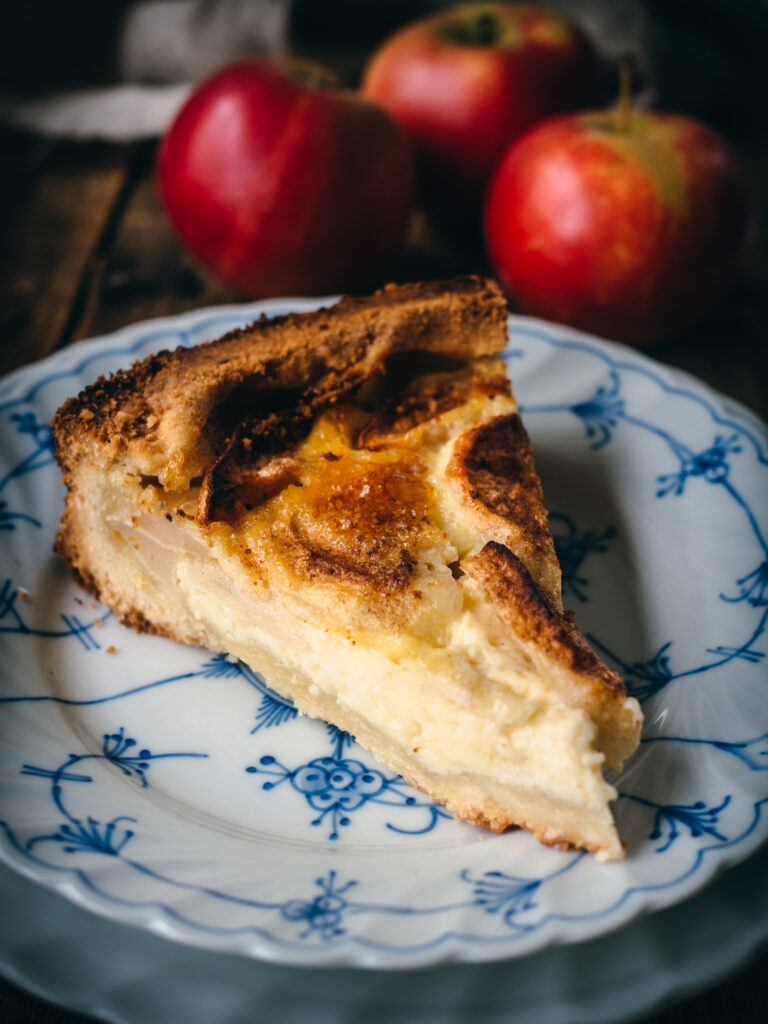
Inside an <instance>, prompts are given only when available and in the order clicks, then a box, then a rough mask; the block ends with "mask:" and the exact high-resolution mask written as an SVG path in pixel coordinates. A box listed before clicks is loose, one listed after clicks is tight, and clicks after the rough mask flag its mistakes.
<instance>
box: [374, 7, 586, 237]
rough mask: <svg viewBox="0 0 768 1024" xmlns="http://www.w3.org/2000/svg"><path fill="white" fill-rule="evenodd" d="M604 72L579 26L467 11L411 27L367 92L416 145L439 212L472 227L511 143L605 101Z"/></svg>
mask: <svg viewBox="0 0 768 1024" xmlns="http://www.w3.org/2000/svg"><path fill="white" fill-rule="evenodd" d="M603 75H604V65H603V62H602V61H601V59H600V58H599V57H598V56H597V54H596V52H595V51H594V49H593V48H592V46H591V44H590V43H589V41H588V40H587V38H586V37H585V36H584V35H583V34H582V33H581V32H580V31H579V30H578V29H577V28H575V27H574V26H573V25H572V24H570V23H569V22H568V21H566V20H564V19H563V18H561V17H559V16H558V15H556V14H553V13H551V12H549V11H546V10H545V9H543V8H541V7H533V6H528V5H525V4H501V3H484V4H464V5H462V6H459V7H453V8H450V9H448V10H446V11H442V12H440V13H439V14H436V15H433V16H432V17H429V18H425V19H423V20H422V21H417V22H414V23H413V24H411V25H409V26H406V27H405V28H404V29H401V30H400V31H399V32H397V33H396V34H395V35H394V36H392V37H391V38H390V39H389V40H388V41H387V42H385V43H384V44H383V45H382V47H381V48H380V49H379V50H378V51H377V52H376V53H375V54H374V56H373V57H372V58H371V60H370V62H369V64H368V66H367V68H366V71H365V74H364V78H363V86H362V88H363V92H364V94H365V95H366V96H368V97H369V98H370V99H372V100H374V101H375V102H376V103H379V104H381V106H383V107H384V108H385V109H387V110H388V111H389V112H390V114H392V116H393V117H394V118H396V120H397V121H398V122H399V123H400V125H401V126H402V127H403V128H404V130H405V132H406V133H407V135H408V136H409V138H410V139H411V141H412V142H413V143H414V145H415V147H416V151H417V155H418V157H419V162H420V170H421V175H422V192H423V198H424V200H425V203H426V205H427V206H429V207H430V208H433V209H434V208H435V207H437V209H438V212H441V213H442V214H443V215H444V216H447V217H448V218H449V219H452V220H456V219H466V218H467V217H469V216H472V215H473V214H476V213H477V212H478V210H479V208H480V205H481V202H482V198H483V194H484V192H485V188H486V186H487V184H488V179H489V177H490V175H491V172H492V170H493V168H494V166H495V164H496V163H497V161H498V159H499V157H500V156H501V154H502V153H503V152H504V150H505V149H506V147H507V146H508V145H509V143H510V142H511V141H512V140H513V139H514V138H516V137H517V136H519V135H520V134H521V133H522V132H524V131H526V130H527V129H528V128H530V127H531V126H532V125H533V124H534V123H536V122H537V121H541V120H542V119H543V118H546V117H549V116H551V115H553V114H557V113H561V112H563V111H570V110H578V109H583V108H584V107H588V106H590V105H591V104H593V103H597V102H598V101H599V100H600V98H601V97H600V93H601V92H602V82H603Z"/></svg>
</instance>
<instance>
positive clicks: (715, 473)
mask: <svg viewBox="0 0 768 1024" xmlns="http://www.w3.org/2000/svg"><path fill="white" fill-rule="evenodd" d="M516 334H518V335H522V336H526V337H531V338H535V339H536V340H538V341H544V342H545V343H547V344H549V345H553V346H555V347H557V348H564V349H572V350H573V349H575V350H578V351H584V352H588V353H589V354H590V355H593V356H598V357H599V358H600V359H601V360H603V362H605V363H606V364H607V365H608V367H609V370H608V379H609V383H607V384H605V385H600V386H599V387H598V388H597V389H596V391H595V392H594V394H592V395H591V396H590V397H589V398H587V399H585V400H582V401H580V402H576V403H570V404H568V403H555V404H542V405H524V406H521V412H522V413H523V414H524V415H526V416H531V415H533V414H534V413H550V414H552V413H564V412H567V413H571V414H572V415H574V416H576V417H577V419H579V420H580V421H581V422H582V424H583V425H584V428H585V430H586V434H587V437H588V438H589V439H590V440H591V441H592V444H591V446H590V447H591V448H592V450H593V451H599V450H600V449H601V448H604V447H605V446H606V445H608V444H610V442H611V440H612V438H613V434H614V431H616V430H617V429H619V427H620V426H621V425H622V424H626V425H628V426H632V427H635V428H637V429H639V430H642V431H645V432H646V433H649V434H653V435H655V436H656V437H657V438H659V439H661V440H662V441H663V442H664V443H665V444H666V446H667V447H668V449H669V451H670V453H671V455H672V456H673V457H674V458H675V459H676V460H677V463H678V466H677V469H676V471H674V472H671V473H663V474H660V475H659V476H657V477H656V497H657V498H659V499H661V498H665V497H667V496H669V495H672V496H674V497H681V496H682V495H683V494H684V493H685V491H686V487H687V483H688V481H689V480H691V479H694V478H698V479H700V480H702V481H705V482H706V483H708V484H710V485H714V486H719V487H721V488H723V490H725V491H726V493H727V494H728V495H729V496H730V498H731V499H732V500H733V502H734V504H735V506H736V507H737V508H738V509H739V511H740V512H741V513H743V515H744V516H745V518H746V521H747V524H748V526H749V528H750V530H751V532H752V534H753V536H754V539H755V541H756V544H757V547H758V549H759V551H758V553H757V555H756V558H757V560H758V564H757V567H756V568H755V569H751V570H750V571H748V572H746V573H745V574H744V575H742V576H740V577H738V578H737V579H736V580H735V584H734V586H735V587H736V588H738V592H737V593H736V594H731V595H728V594H720V595H719V597H720V600H722V601H726V602H728V603H730V604H734V603H738V602H746V603H748V604H749V605H751V606H752V607H754V608H756V609H760V610H761V611H760V615H759V617H758V619H757V624H756V625H755V626H754V627H753V628H752V629H751V631H750V633H749V636H748V637H747V638H746V640H743V641H740V642H737V643H735V644H733V645H730V646H726V645H719V646H717V647H708V648H707V649H706V653H707V654H712V655H714V658H712V659H709V660H707V661H703V662H702V663H701V664H699V665H696V666H695V667H691V668H685V669H680V670H678V671H675V670H674V669H673V668H672V666H671V653H670V652H671V649H672V646H673V642H672V641H671V640H670V641H667V642H666V643H664V644H663V645H662V646H661V647H660V648H659V649H658V650H657V651H656V653H655V654H653V655H652V656H651V657H650V658H649V659H648V660H647V661H644V662H634V663H632V664H628V663H627V662H626V661H624V660H623V659H622V658H621V657H619V656H618V655H617V654H616V653H615V652H614V651H612V650H611V649H610V648H609V647H608V646H607V645H606V644H604V643H603V642H601V641H600V640H598V639H597V638H596V637H594V636H592V635H588V639H589V641H590V643H592V644H593V645H594V646H595V647H597V648H598V649H599V650H600V651H601V652H602V653H603V654H604V655H605V656H606V657H608V658H609V659H610V660H611V661H612V662H613V663H614V664H616V665H617V666H618V667H619V669H620V670H621V672H622V674H623V675H624V677H625V680H626V683H627V690H628V691H629V692H630V693H631V694H632V695H633V696H635V697H637V698H638V699H639V700H647V699H648V698H650V697H653V696H655V695H656V694H657V693H659V692H660V691H661V690H663V689H664V688H665V687H666V686H668V685H669V684H670V683H672V682H674V681H675V680H677V679H683V678H685V677H687V676H694V675H700V674H702V673H704V672H709V671H711V670H712V669H715V668H720V667H722V666H723V665H727V664H728V663H729V662H731V661H734V660H736V659H741V660H743V661H747V662H752V663H754V662H756V661H760V660H761V659H763V658H764V657H765V652H764V651H759V650H757V649H756V648H755V646H754V645H755V644H756V642H757V641H758V640H759V639H760V638H761V637H762V636H763V634H764V633H765V629H766V624H768V541H766V538H765V534H764V532H763V530H762V528H761V526H760V524H759V522H758V519H757V515H756V513H755V511H754V510H753V508H752V507H751V505H750V503H749V502H747V501H746V500H745V498H744V497H743V495H742V494H740V493H739V491H738V490H737V489H736V488H735V487H734V485H733V483H732V482H731V481H730V479H729V473H730V466H729V462H728V460H729V457H730V456H732V455H736V454H739V453H741V452H743V451H744V443H745V442H749V443H750V444H751V445H752V447H753V448H754V451H755V453H756V455H757V459H758V463H759V464H761V465H768V456H766V455H765V454H764V452H763V448H762V445H761V444H760V442H759V441H758V440H757V438H756V437H755V435H754V434H753V433H752V432H751V431H750V430H748V429H747V428H746V427H745V426H743V425H742V424H740V423H737V422H736V421H732V420H724V419H723V418H722V417H720V416H719V415H718V414H717V413H716V411H715V409H714V408H713V407H712V405H711V404H710V403H709V402H707V401H706V400H704V399H703V398H701V397H700V396H699V395H696V394H694V393H693V392H691V391H688V390H686V389H683V388H680V387H671V386H670V385H669V384H668V383H667V382H666V381H664V380H663V378H662V377H660V376H659V375H658V374H656V373H654V372H653V371H651V370H649V369H648V368H645V367H639V366H637V365H635V364H634V363H622V362H619V361H618V360H616V359H614V358H613V357H612V356H610V355H608V354H607V353H606V352H603V351H601V350H599V349H597V348H595V347H594V346H592V345H589V344H587V343H586V342H583V341H572V340H568V339H564V338H558V337H555V336H552V335H549V334H547V333H546V332H543V331H540V330H536V329H533V328H528V327H518V328H517V329H516ZM620 370H629V371H632V372H635V373H642V374H643V375H644V376H646V377H648V378H650V379H651V380H653V381H654V382H655V383H656V384H658V385H659V387H661V388H662V389H663V390H664V391H667V392H669V393H672V394H676V395H680V396H684V397H686V398H690V399H691V400H692V401H695V402H697V403H698V404H700V405H702V406H704V408H706V409H707V411H708V412H709V413H710V415H711V416H712V418H713V420H715V422H716V423H718V424H720V425H722V426H727V427H728V428H729V430H730V431H731V433H729V434H717V435H716V436H715V438H714V440H713V442H712V444H711V445H710V446H709V447H708V448H705V449H703V450H702V451H698V452H695V451H693V450H692V449H691V448H689V447H688V445H686V444H685V443H684V442H683V441H682V440H680V439H679V438H676V437H673V436H672V434H671V433H670V432H669V431H668V430H665V429H664V428H662V427H660V426H659V425H658V424H654V423H651V422H649V421H648V420H646V419H643V418H642V417H640V416H635V415H632V413H631V412H630V411H629V409H628V406H627V401H626V399H625V398H624V397H622V380H621V377H620V374H619V371H620Z"/></svg>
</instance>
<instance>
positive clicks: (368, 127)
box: [159, 60, 413, 297]
mask: <svg viewBox="0 0 768 1024" xmlns="http://www.w3.org/2000/svg"><path fill="white" fill-rule="evenodd" d="M329 76H330V73H324V72H322V70H321V71H318V69H316V68H314V67H309V66H307V65H297V64H295V63H293V64H290V63H289V64H285V63H278V62H274V61H268V60H254V61H248V62H245V63H241V64H236V65H233V66H232V67H229V68H226V69H224V70H223V71H220V72H218V73H217V74H215V75H214V76H213V77H212V78H210V79H208V80H207V81H206V82H205V83H203V84H202V85H201V86H200V87H199V88H198V89H196V90H195V92H194V93H193V94H192V95H191V96H190V98H189V99H188V100H187V102H186V103H185V105H184V106H183V108H182V109H181V111H180V112H179V114H178V116H177V117H176V119H175V121H174V122H173V124H172V125H171V126H170V128H169V130H168V133H167V134H166V136H165V139H164V141H163V145H162V148H161V151H160V158H159V183H160V191H161V194H162V197H163V200H164V202H165V206H166V209H167V211H168V214H169V216H170V218H171V220H172V222H173V224H174V225H175V227H176V229H177V230H178V232H179V234H180V235H181V237H182V239H183V240H184V241H185V242H186V243H187V245H188V246H189V248H190V249H191V250H192V252H193V253H195V255H196V256H197V257H198V258H199V259H200V261H201V262H202V263H203V264H205V265H206V266H208V267H209V268H210V269H211V270H212V271H214V273H216V274H217V275H218V276H219V277H221V278H222V279H223V280H224V281H226V282H227V283H228V284H230V285H232V286H233V287H234V288H236V289H237V290H239V291H241V292H244V293H246V294H248V295H252V296H255V297H260V296H266V295H287V294H291V293H293V294H306V295H308V294H315V295H317V294H322V293H325V292H331V291H338V290H344V291H349V290H353V289H355V288H358V287H361V286H364V285H367V284H368V283H369V282H370V280H371V279H372V278H373V277H374V275H375V274H376V272H377V271H378V270H379V269H380V268H381V267H382V265H383V264H384V263H385V262H386V260H387V259H388V258H389V257H390V256H391V255H392V253H393V252H394V250H395V249H396V247H397V246H398V244H399V242H400V239H401V236H402V232H403V229H404V225H405V220H406V216H407V214H408V210H409V207H410V204H411V197H412V179H413V169H412V157H411V153H410V147H409V144H408V142H407V140H406V139H405V137H404V135H403V133H402V132H401V130H400V129H399V128H398V126H397V125H396V124H395V123H394V121H393V120H392V118H391V117H390V116H389V115H388V114H387V113H386V112H385V111H383V110H381V109H380V108H378V107H377V106H375V105H374V104H372V103H370V102H368V101H367V100H365V99H363V98H362V97H360V96H358V95H357V94H355V93H352V92H346V91H339V90H338V89H337V88H335V87H333V85H332V76H331V77H329Z"/></svg>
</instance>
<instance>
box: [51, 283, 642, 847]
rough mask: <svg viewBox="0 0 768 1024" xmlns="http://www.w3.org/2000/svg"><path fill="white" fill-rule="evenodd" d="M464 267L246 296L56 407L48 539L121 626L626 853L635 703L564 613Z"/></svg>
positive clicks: (482, 815) (500, 373) (434, 793)
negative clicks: (56, 508) (617, 822)
mask: <svg viewBox="0 0 768 1024" xmlns="http://www.w3.org/2000/svg"><path fill="white" fill-rule="evenodd" d="M506 337H507V315H506V307H505V303H504V300H503V297H502V295H501V293H500V292H499V290H498V289H497V288H496V286H495V285H494V284H493V283H491V282H487V281H482V280H480V279H477V278H471V277H470V278H459V279H455V280H453V281H450V282H447V283H435V284H421V285H402V286H389V287H387V288H385V289H383V290H382V291H380V292H377V293H376V294H375V295H373V296H371V297H370V298H363V299H351V298H347V299H343V300H342V301H341V302H339V303H338V304H337V305H335V306H333V307H332V308H330V309H321V310H319V311H318V312H314V313H306V314H300V315H291V316H286V317H278V318H276V319H273V320H265V319H262V320H260V321H258V322H257V323H255V324H253V325H252V326H251V327H249V328H247V329H245V330H240V331H234V332H232V333H231V334H227V335H225V336H224V337H223V338H220V339H219V340H218V341H214V342H209V343H207V344H204V345H200V346H198V347H196V348H192V349H177V350H176V351H175V352H161V353H159V354H158V355H155V356H151V357H149V358H147V359H145V360H144V361H143V362H140V363H137V364H136V365H135V366H133V367H132V368H131V369H130V370H127V371H121V372H119V373H116V374H115V375H113V376H111V377H109V378H101V379H100V380H98V381H96V383H95V384H93V385H92V386H91V387H89V388H86V390H85V391H83V392H82V394H80V395H79V396H78V397H77V398H71V399H69V400H68V401H67V402H65V403H64V405H63V406H62V407H61V409H60V410H59V411H58V413H57V414H56V416H55V418H54V421H53V429H54V435H55V440H56V454H57V458H58V461H59V463H60V465H61V468H62V470H63V473H64V480H65V483H66V486H67V495H66V500H65V509H64V514H63V517H62V521H61V526H60V529H59V532H58V536H57V542H56V548H57V551H58V552H59V553H60V554H61V555H62V557H63V558H64V559H65V560H66V561H67V562H68V564H69V566H70V567H71V569H72V571H73V572H74V574H75V576H76V577H77V578H78V580H79V581H80V582H81V583H82V584H83V585H84V586H85V587H87V588H88V589H89V590H91V591H92V592H93V593H94V594H97V595H98V596H99V597H100V598H101V599H102V600H103V601H105V602H106V603H107V604H108V605H109V606H110V607H111V608H112V609H114V611H115V612H116V613H117V614H118V615H119V616H120V617H121V619H122V621H123V622H124V623H126V624H128V625H131V626H133V627H135V628H136V629H139V630H144V631H148V632H153V633H160V634H163V635H165V636H169V637H172V638H173V639H175V640H179V641H182V642H184V643H191V644H200V645H203V646H205V647H208V648H211V649H212V650H215V651H222V652H226V653H227V654H231V655H235V656H236V657H238V658H240V659H242V660H243V661H244V662H246V663H247V664H248V665H250V666H251V667H252V668H254V669H256V670H258V671H260V672H262V673H263V675H264V677H265V678H266V679H267V680H268V682H269V684H270V685H271V686H273V687H274V688H275V689H276V690H278V691H279V692H280V693H282V694H284V695H285V696H287V697H289V698H291V700H293V701H294V702H295V704H296V706H297V707H298V708H299V709H300V710H301V711H303V712H305V713H306V714H308V715H312V716H316V717H319V718H323V719H326V720H327V721H329V722H333V723H334V724H335V725H337V726H339V727H340V728H341V729H344V730H347V731H348V732H350V733H352V734H353V735H354V736H356V737H357V739H358V740H359V741H360V742H361V743H362V744H363V745H364V746H365V747H367V748H368V749H369V750H371V751H372V752H373V753H374V755H375V756H376V757H377V758H379V759H380V760H381V761H382V762H384V763H385V764H387V765H388V766H389V767H390V768H392V769H393V770H395V771H397V772H399V773H400V774H401V775H402V776H403V777H404V778H405V779H407V780H408V781H409V782H411V783H412V784H413V785H415V786H417V787H418V788H420V789H422V790H424V791H425V792H426V793H428V794H430V796H431V797H432V798H434V799H435V800H437V801H439V802H440V803H442V804H444V805H445V806H446V807H448V808H449V809H450V810H451V811H452V812H453V813H454V814H455V815H456V816H457V817H459V818H462V819H465V820H467V821H471V822H475V823H477V824H480V825H484V826H486V827H488V828H491V829H494V830H501V829H504V828H506V827H507V826H509V825H520V826H523V827H524V828H527V829H530V830H531V831H532V832H533V833H535V835H536V836H538V837H539V839H541V840H542V841H543V842H545V843H551V844H564V845H570V846H575V847H580V848H586V849H589V850H593V851H595V853H596V854H597V855H598V857H601V858H617V857H621V856H622V855H623V848H622V845H621V842H620V840H619V838H618V836H617V834H616V829H615V826H614V822H613V818H612V815H611V812H610V808H609V801H611V800H612V799H613V798H614V797H615V795H616V794H615V791H614V790H613V788H612V787H611V786H610V785H609V784H608V783H607V782H606V781H605V779H604V778H603V772H602V769H603V765H604V764H605V765H607V766H609V767H611V768H618V767H619V766H620V765H621V763H622V761H623V760H624V759H625V758H626V757H627V756H628V755H629V754H631V753H632V751H633V750H634V749H635V747H636V746H637V743H638V737H639V731H640V725H641V720H642V719H641V714H640V710H639V707H638V705H637V702H636V701H634V700H633V699H631V698H628V697H627V696H626V692H625V689H624V686H623V684H622V682H621V680H620V679H619V677H618V676H616V675H615V673H613V672H612V671H610V670H609V669H608V668H607V667H606V666H605V665H603V664H602V663H601V662H600V661H599V660H598V658H597V657H596V656H595V655H594V653H593V652H592V651H591V649H590V648H589V647H588V645H587V644H586V642H585V641H584V639H583V638H582V636H581V634H580V633H579V632H578V630H577V629H576V627H575V625H574V623H573V619H572V617H571V616H570V614H569V613H567V612H565V611H563V607H562V603H561V594H560V568H559V565H558V562H557V558H556V556H555V551H554V547H553V543H552V536H551V533H550V530H549V525H548V520H547V514H546V512H545V510H544V506H543V503H542V493H541V486H540V483H539V480H538V477H537V476H536V472H535V469H534V465H533V458H532V455H531V449H530V445H529V442H528V438H527V436H526V433H525V430H524V428H523V425H522V423H521V421H520V417H519V416H518V414H517V410H516V405H515V401H514V398H513V397H512V394H511V390H510V384H509V381H508V380H507V378H506V375H505V373H504V365H503V363H502V362H501V361H500V360H498V359H495V358H494V356H497V355H498V353H499V352H501V350H502V349H503V348H504V345H505V342H506Z"/></svg>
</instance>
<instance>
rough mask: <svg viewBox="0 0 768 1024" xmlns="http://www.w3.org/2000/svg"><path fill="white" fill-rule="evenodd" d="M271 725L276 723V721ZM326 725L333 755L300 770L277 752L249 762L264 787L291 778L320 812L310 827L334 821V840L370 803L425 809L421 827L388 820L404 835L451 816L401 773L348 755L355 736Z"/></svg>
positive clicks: (421, 831) (425, 829)
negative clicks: (414, 786)
mask: <svg viewBox="0 0 768 1024" xmlns="http://www.w3.org/2000/svg"><path fill="white" fill-rule="evenodd" d="M274 697H275V698H277V702H282V700H283V698H281V697H278V695H277V694H274ZM265 699H268V698H267V697H265ZM262 715H263V712H262ZM262 720H263V718H262ZM269 724H275V723H274V719H273V720H272V721H270V723H269ZM326 728H327V730H328V733H329V736H330V740H331V747H332V750H331V753H330V754H329V755H326V756H325V757H314V758H312V760H311V761H307V762H305V763H303V764H300V765H299V766H298V767H297V768H287V767H286V766H285V765H284V764H281V762H280V761H278V759H277V758H276V757H275V756H274V755H273V754H262V755H261V757H260V758H259V760H258V763H257V764H254V765H249V766H248V767H247V768H246V769H245V770H246V772H248V774H249V775H264V776H267V777H268V779H267V781H266V782H263V783H262V786H261V788H262V789H265V790H274V789H276V788H277V787H278V786H279V785H281V784H282V783H283V782H289V783H290V785H291V787H292V788H293V789H294V790H295V791H296V792H297V793H299V794H300V795H301V796H303V797H304V799H305V800H306V802H307V803H308V804H309V806H310V807H311V808H312V810H314V811H319V812H320V813H319V814H318V816H317V817H316V818H313V819H312V821H311V822H310V824H311V825H315V826H317V825H323V824H325V823H326V819H327V818H328V819H330V832H329V834H328V838H329V839H333V840H336V839H338V838H339V829H340V828H345V827H346V826H348V825H351V824H352V818H351V815H353V814H354V813H355V812H356V811H359V810H361V809H362V808H363V807H365V806H366V804H369V803H370V804H379V805H383V806H387V807H393V808H398V809H404V808H406V809H409V810H412V809H414V808H423V810H424V811H425V812H426V813H425V815H424V819H425V820H424V823H423V824H422V826H421V827H420V828H405V827H404V826H403V825H393V824H392V823H391V822H387V826H386V827H387V828H388V829H390V830H391V831H392V832H400V833H401V834H402V835H410V836H418V835H424V834H425V833H427V832H431V831H432V830H433V829H434V827H435V825H437V823H438V821H439V820H440V819H441V818H444V819H449V820H450V819H451V817H452V815H450V814H448V812H447V811H446V810H444V808H442V807H440V806H439V805H438V804H435V803H433V802H432V801H431V800H425V799H423V798H422V797H421V796H420V795H418V794H417V793H416V792H415V791H414V790H413V789H411V787H410V786H409V785H408V783H407V782H405V781H404V780H403V779H402V778H401V777H400V776H399V775H388V774H387V773H386V772H383V771H381V769H380V768H371V767H369V766H368V765H366V764H363V762H362V761H357V760H356V759H355V758H352V757H345V755H344V751H345V749H346V748H348V747H351V746H352V744H353V743H354V742H355V740H354V737H353V736H350V735H349V733H347V732H343V731H342V730H341V729H338V728H337V727H336V726H335V725H330V724H327V725H326Z"/></svg>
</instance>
